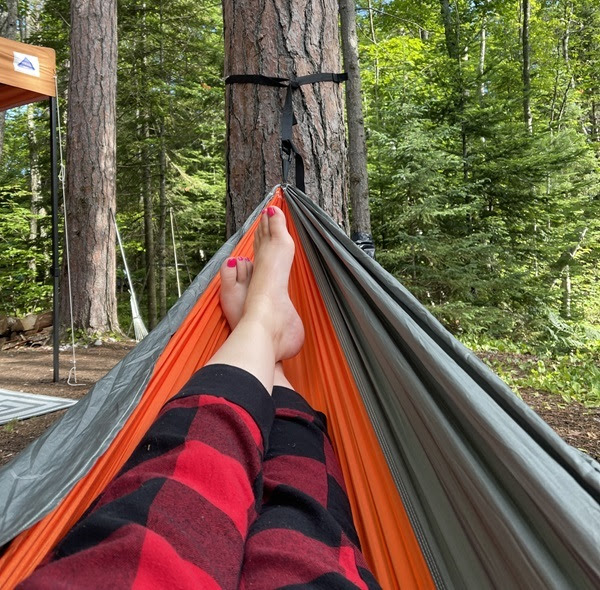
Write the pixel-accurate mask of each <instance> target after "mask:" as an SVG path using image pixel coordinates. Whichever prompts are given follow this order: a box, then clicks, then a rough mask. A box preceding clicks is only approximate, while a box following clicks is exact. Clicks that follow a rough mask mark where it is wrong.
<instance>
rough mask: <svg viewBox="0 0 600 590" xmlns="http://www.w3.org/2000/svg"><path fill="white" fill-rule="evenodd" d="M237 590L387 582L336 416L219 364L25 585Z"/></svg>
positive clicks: (196, 381) (158, 425)
mask: <svg viewBox="0 0 600 590" xmlns="http://www.w3.org/2000/svg"><path fill="white" fill-rule="evenodd" d="M264 441H267V445H265V444H264ZM265 447H266V448H265ZM238 587H239V588H245V589H251V588H252V589H258V588H265V589H266V588H290V589H291V588H327V589H337V588H339V589H345V588H379V585H378V584H377V582H376V581H375V579H374V578H373V576H372V574H371V573H370V572H369V570H368V567H367V565H366V564H365V562H364V559H363V557H362V554H361V553H360V549H359V546H358V538H357V536H356V532H355V530H354V525H353V523H352V516H351V512H350V507H349V504H348V499H347V496H346V493H345V489H344V482H343V479H342V475H341V471H340V467H339V465H338V462H337V459H336V458H335V455H334V453H333V449H332V447H331V443H330V442H329V439H328V437H327V434H326V430H325V418H324V416H323V415H321V414H318V413H316V412H315V411H314V410H312V408H310V406H309V405H308V404H307V403H306V402H305V401H304V400H303V399H302V398H301V397H300V396H299V395H298V394H297V393H295V392H293V391H291V390H289V389H285V388H277V387H276V388H275V390H274V392H273V397H271V396H270V395H269V394H268V393H267V391H266V390H265V389H264V387H263V386H262V385H261V384H260V382H259V381H258V380H257V379H256V378H255V377H253V376H252V375H250V374H249V373H247V372H245V371H243V370H241V369H238V368H235V367H230V366H225V365H209V366H208V367H205V368H203V369H201V370H200V371H198V372H197V373H196V374H195V375H194V376H193V377H192V378H191V379H190V381H189V382H188V384H187V385H186V386H185V387H184V388H183V389H182V391H181V392H180V393H179V394H178V395H177V396H176V397H175V398H173V399H172V400H171V401H170V402H169V403H167V404H166V405H165V407H164V408H163V410H162V411H161V413H160V415H159V416H158V418H157V420H156V422H155V423H154V424H153V425H152V427H151V428H150V430H149V431H148V433H147V434H146V436H145V437H144V439H143V440H142V442H141V443H140V445H139V447H138V448H137V449H136V451H135V452H134V454H133V455H132V456H131V458H130V459H129V461H128V462H127V464H126V465H125V466H124V467H123V469H122V470H121V473H120V474H119V475H118V476H117V477H116V478H115V479H114V480H113V481H112V482H111V483H110V484H109V485H108V487H107V488H106V490H105V491H104V493H103V494H102V495H101V496H100V498H99V499H98V500H97V502H96V503H95V505H94V506H93V507H92V508H91V509H90V510H89V511H88V513H87V514H86V515H85V516H84V517H83V518H82V519H81V520H80V521H79V523H78V524H77V525H75V527H74V528H73V529H72V530H71V531H70V532H69V534H68V535H67V536H66V537H65V539H64V540H63V541H62V542H61V544H60V545H59V546H58V547H57V549H56V550H55V551H54V553H53V554H52V556H51V557H50V559H49V560H47V561H46V563H44V564H43V565H42V566H40V567H39V568H38V569H37V570H36V571H35V572H34V573H33V575H32V576H30V577H29V578H28V579H27V580H25V581H24V582H23V583H22V584H21V585H20V586H19V588H23V589H25V588H26V589H30V588H48V589H53V590H54V589H59V588H85V589H88V588H89V589H92V588H135V589H147V588H148V589H150V588H152V589H159V588H165V589H168V590H174V589H176V588H194V589H197V588H203V589H212V588H215V589H217V588H218V589H228V588H231V589H233V588H238Z"/></svg>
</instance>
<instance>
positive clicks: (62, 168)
mask: <svg viewBox="0 0 600 590" xmlns="http://www.w3.org/2000/svg"><path fill="white" fill-rule="evenodd" d="M54 88H55V91H56V119H57V127H58V154H59V160H60V172H59V174H58V179H59V180H60V184H61V189H62V204H63V216H64V219H65V258H66V259H67V284H68V290H69V315H70V319H71V351H72V361H73V366H72V367H71V368H70V370H69V375H68V377H67V384H68V385H71V386H73V387H76V386H78V385H83V383H77V357H76V355H75V323H74V320H73V289H72V285H71V260H70V257H69V226H68V223H67V199H66V189H65V162H64V158H63V147H62V146H63V143H62V123H61V118H60V100H59V99H58V77H57V76H54ZM55 329H56V330H58V326H55ZM71 379H72V381H71Z"/></svg>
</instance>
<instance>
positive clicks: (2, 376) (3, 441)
mask: <svg viewBox="0 0 600 590" xmlns="http://www.w3.org/2000/svg"><path fill="white" fill-rule="evenodd" d="M134 346H135V343H134V342H112V343H104V344H102V345H101V346H94V345H90V346H88V347H77V348H76V349H75V350H76V358H77V380H78V383H79V384H80V385H78V386H75V387H74V386H71V385H68V384H67V382H66V379H67V375H68V372H69V369H70V368H71V358H72V355H71V352H70V351H64V352H61V355H60V371H61V379H60V382H59V383H53V381H52V349H51V348H50V347H39V348H19V349H13V350H8V351H3V352H0V388H1V389H8V390H11V391H24V392H28V393H39V394H45V395H52V396H56V397H67V398H71V399H79V398H81V397H83V396H84V395H85V394H86V393H87V391H88V390H89V389H90V388H91V386H92V385H93V384H94V383H95V382H96V381H97V380H98V379H100V377H102V376H103V375H104V374H105V373H107V372H108V371H109V370H110V369H111V368H112V367H113V366H114V365H115V364H116V363H117V362H118V361H119V360H121V359H122V358H123V357H124V356H125V355H126V354H127V353H128V352H129V351H130V350H131V349H132V348H133V347H134ZM525 356H526V355H520V354H514V353H511V354H508V353H491V352H485V353H481V354H480V357H481V358H482V359H483V360H485V361H487V362H492V364H493V362H498V361H501V362H502V363H503V364H508V365H510V366H514V370H516V371H518V370H521V369H520V368H519V367H522V366H523V362H522V361H523V360H524V358H525ZM519 394H520V395H521V397H522V398H523V400H525V402H527V403H528V404H529V405H530V406H531V407H532V408H533V409H534V410H535V411H536V412H537V413H538V414H539V415H540V416H541V417H542V418H543V419H544V420H545V421H546V422H547V423H548V424H549V425H550V426H551V427H552V428H553V429H554V430H555V431H556V432H557V433H558V434H559V435H560V436H561V437H562V438H563V439H564V440H565V441H567V442H568V443H569V444H570V445H573V446H574V447H576V448H578V449H580V450H582V451H585V452H586V453H588V454H589V455H591V456H592V457H594V458H595V459H596V460H598V461H600V408H586V407H584V406H583V405H581V404H580V403H578V402H567V401H565V400H563V399H562V398H561V397H559V396H557V395H555V394H550V393H548V392H544V391H536V390H534V389H531V388H522V389H521V390H520V391H519ZM63 413H64V411H61V412H54V413H52V414H46V415H44V416H40V417H37V418H30V419H28V420H22V421H18V422H17V421H15V422H10V423H8V424H4V425H1V426H0V465H3V464H5V463H7V462H8V461H10V460H11V459H12V458H13V457H14V456H15V455H16V454H18V453H19V452H20V451H21V450H22V449H23V448H25V447H26V446H27V445H28V444H29V443H30V442H31V441H33V440H35V439H36V438H37V437H38V436H40V435H41V434H42V433H43V432H44V431H45V430H46V429H47V428H48V427H49V426H51V425H52V424H53V423H54V422H55V421H56V420H57V419H58V418H59V417H60V416H62V414H63Z"/></svg>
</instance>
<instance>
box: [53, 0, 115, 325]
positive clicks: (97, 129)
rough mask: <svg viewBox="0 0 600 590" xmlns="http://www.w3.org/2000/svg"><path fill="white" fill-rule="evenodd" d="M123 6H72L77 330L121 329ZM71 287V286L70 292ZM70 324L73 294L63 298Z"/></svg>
mask: <svg viewBox="0 0 600 590" xmlns="http://www.w3.org/2000/svg"><path fill="white" fill-rule="evenodd" d="M116 87H117V3H116V0H73V1H72V2H71V71H70V78H69V105H68V128H67V143H68V151H67V171H66V176H67V214H68V216H69V250H70V255H71V280H72V286H73V316H74V317H73V319H74V323H75V327H76V328H79V329H83V330H86V331H88V332H106V331H109V330H112V331H117V330H118V329H119V324H118V319H117V300H116V292H115V290H116V259H115V253H116V236H115V230H114V227H113V224H112V223H111V220H110V210H111V209H112V210H113V211H115V208H116V149H115V148H116V133H115V130H116V126H115V124H116V100H115V98H116ZM66 284H67V283H66V282H65V281H63V285H66ZM61 308H62V310H63V311H62V317H63V318H65V319H68V317H69V315H68V314H69V307H68V292H67V289H66V288H64V289H62V291H61Z"/></svg>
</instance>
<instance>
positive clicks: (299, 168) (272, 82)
mask: <svg viewBox="0 0 600 590" xmlns="http://www.w3.org/2000/svg"><path fill="white" fill-rule="evenodd" d="M347 79H348V74H346V73H343V74H310V75H308V76H300V77H299V78H276V77H273V76H262V75H259V74H236V75H233V76H227V78H225V84H260V85H262V86H275V87H278V88H285V87H287V89H288V91H287V94H286V97H285V103H284V105H283V111H282V112H281V159H282V166H283V171H282V172H283V183H284V184H285V183H286V182H287V178H288V174H289V170H290V164H291V163H292V160H295V164H296V186H297V187H298V188H299V189H300V190H301V191H302V192H304V189H305V187H304V160H303V159H302V156H301V155H300V152H299V151H298V150H297V148H296V146H295V145H294V143H293V142H292V127H293V126H294V125H295V124H296V117H295V116H294V107H293V103H292V94H293V92H294V90H297V89H298V88H300V86H304V85H305V84H316V83H317V82H335V83H336V84H341V83H342V82H345V81H346V80H347Z"/></svg>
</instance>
